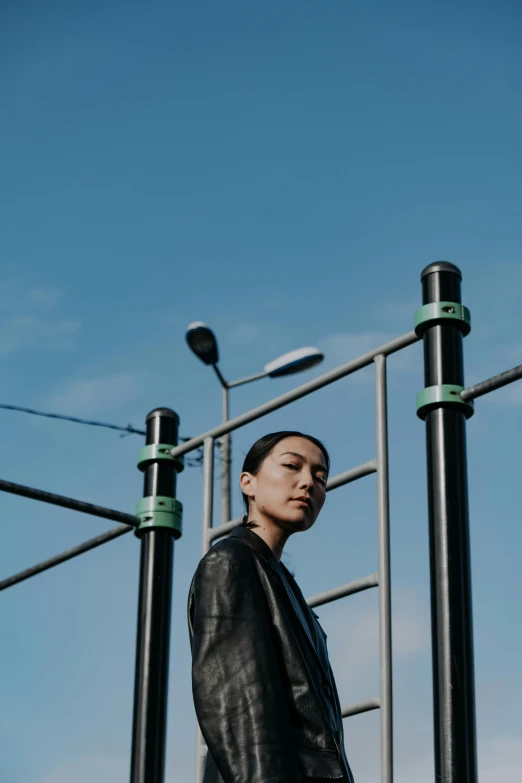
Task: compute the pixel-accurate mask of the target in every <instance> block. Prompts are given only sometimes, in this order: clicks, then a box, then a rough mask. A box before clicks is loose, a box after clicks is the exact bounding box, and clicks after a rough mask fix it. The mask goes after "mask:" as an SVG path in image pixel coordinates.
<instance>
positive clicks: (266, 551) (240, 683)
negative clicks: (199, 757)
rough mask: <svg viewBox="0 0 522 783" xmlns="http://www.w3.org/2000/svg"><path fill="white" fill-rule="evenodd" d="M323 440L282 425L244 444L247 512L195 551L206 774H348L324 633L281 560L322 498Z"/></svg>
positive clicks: (234, 780)
mask: <svg viewBox="0 0 522 783" xmlns="http://www.w3.org/2000/svg"><path fill="white" fill-rule="evenodd" d="M329 467H330V461H329V457H328V452H327V451H326V449H325V447H324V446H323V444H322V443H321V442H320V441H318V440H317V439H316V438H313V437H311V436H310V435H303V434H302V433H300V432H290V431H285V432H275V433H272V434H270V435H265V436H264V437H263V438H261V439H260V440H258V441H257V442H256V443H255V444H254V445H253V446H252V448H251V449H250V451H249V452H248V454H247V456H246V458H245V462H244V464H243V472H242V473H241V477H240V485H241V490H242V492H243V499H244V501H245V507H246V512H247V513H246V515H245V516H244V517H243V523H242V524H241V525H238V526H237V527H235V528H234V529H233V530H232V531H231V533H230V534H229V536H228V537H227V538H224V539H221V540H220V541H219V542H218V543H217V544H215V545H214V546H213V547H212V549H211V550H210V551H209V552H207V554H206V555H205V557H204V558H203V559H202V560H201V562H200V563H199V566H198V568H197V571H196V573H195V575H194V578H193V580H192V584H191V587H190V592H189V601H188V619H189V633H190V640H191V647H192V686H193V694H194V704H195V708H196V714H197V717H198V721H199V725H200V728H201V732H202V734H203V737H204V739H205V742H206V744H207V747H208V752H207V757H206V762H205V772H204V776H203V782H204V783H312V781H315V782H316V783H319V781H323V780H324V781H330V783H332V781H334V780H335V781H337V782H338V783H341V781H342V783H353V776H352V773H351V771H350V767H349V764H348V761H347V758H346V754H345V750H344V736H343V725H342V717H341V707H340V704H339V698H338V695H337V688H336V686H335V681H334V677H333V674H332V670H331V667H330V663H329V660H328V652H327V648H326V635H325V633H324V631H323V630H322V628H321V626H320V625H319V622H318V620H317V615H316V614H315V612H313V611H312V610H311V609H310V608H309V607H308V605H307V603H306V601H305V599H304V597H303V594H302V593H301V591H300V589H299V587H298V586H297V583H296V582H295V580H294V578H293V577H292V575H291V574H290V572H289V571H288V569H287V568H286V567H285V566H284V565H283V563H281V562H280V560H281V555H282V553H283V548H284V545H285V543H286V541H287V540H288V538H289V537H290V536H291V535H292V534H293V533H297V532H300V531H304V530H309V529H310V528H311V527H312V525H313V524H314V522H315V520H316V519H317V516H318V514H319V512H320V511H321V508H322V506H323V504H324V501H325V491H326V482H327V478H328V470H329Z"/></svg>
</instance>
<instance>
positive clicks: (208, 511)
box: [196, 438, 214, 783]
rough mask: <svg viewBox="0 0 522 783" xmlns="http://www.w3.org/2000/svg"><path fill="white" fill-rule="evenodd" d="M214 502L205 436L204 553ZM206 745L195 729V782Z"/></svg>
mask: <svg viewBox="0 0 522 783" xmlns="http://www.w3.org/2000/svg"><path fill="white" fill-rule="evenodd" d="M213 504H214V438H207V439H206V440H205V443H204V446H203V540H202V550H203V555H205V554H206V553H207V552H208V550H209V549H210V543H209V540H208V533H209V531H210V529H211V528H212V509H213ZM205 753H206V747H205V744H204V742H203V737H202V736H201V732H200V730H199V726H198V727H197V729H196V783H201V781H202V780H203V766H204V761H205Z"/></svg>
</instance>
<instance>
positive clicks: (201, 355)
mask: <svg viewBox="0 0 522 783" xmlns="http://www.w3.org/2000/svg"><path fill="white" fill-rule="evenodd" d="M185 338H186V340H187V343H188V346H189V348H190V350H191V351H192V352H193V353H195V354H196V356H197V357H198V359H201V361H202V362H203V363H204V364H208V365H210V366H211V367H212V369H213V370H214V372H215V373H216V375H217V377H218V379H219V382H220V384H221V388H222V390H223V421H228V417H229V389H233V388H235V387H236V386H243V385H244V384H245V383H251V382H252V381H258V380H259V379H260V378H267V377H268V378H280V377H282V376H283V375H293V374H294V373H297V372H302V371H303V370H308V369H309V368H310V367H315V365H316V364H319V363H320V362H322V360H323V359H324V356H323V354H322V353H321V351H320V350H319V349H318V348H312V347H306V348H298V349H297V350H295V351H290V352H289V353H285V354H283V355H282V356H279V357H278V358H277V359H273V360H272V361H271V362H268V364H265V366H264V369H263V371H262V372H258V373H256V374H255V375H248V376H247V377H246V378H239V379H238V380H236V381H227V380H225V378H224V377H223V374H222V373H221V370H220V369H219V367H218V362H219V351H218V345H217V339H216V336H215V334H214V332H213V331H212V329H210V327H208V326H207V325H206V324H205V323H203V322H202V321H194V322H193V323H191V324H189V325H188V327H187V331H186V333H185ZM231 445H232V439H231V436H230V434H227V435H224V436H223V438H222V439H221V456H222V461H223V472H222V476H221V523H222V524H225V523H226V522H230V518H231V515H232V512H231V505H232V504H231V491H230V473H231V463H232V459H231Z"/></svg>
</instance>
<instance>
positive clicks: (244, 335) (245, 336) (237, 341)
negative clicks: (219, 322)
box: [228, 321, 263, 345]
mask: <svg viewBox="0 0 522 783" xmlns="http://www.w3.org/2000/svg"><path fill="white" fill-rule="evenodd" d="M262 332H263V327H262V326H261V324H256V323H252V322H251V321H243V322H242V323H239V324H237V326H236V327H235V328H234V329H233V330H232V331H231V332H230V334H229V336H228V342H229V343H231V344H232V345H250V344H251V343H253V342H255V341H256V340H258V339H259V338H260V336H261V334H262Z"/></svg>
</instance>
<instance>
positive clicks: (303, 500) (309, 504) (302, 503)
mask: <svg viewBox="0 0 522 783" xmlns="http://www.w3.org/2000/svg"><path fill="white" fill-rule="evenodd" d="M292 502H293V503H298V504H299V505H300V506H301V508H308V509H311V508H312V502H311V501H310V500H308V498H292Z"/></svg>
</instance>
